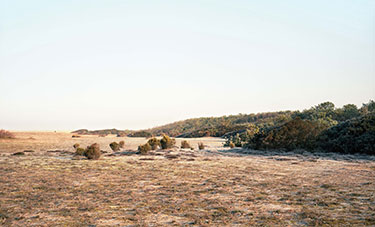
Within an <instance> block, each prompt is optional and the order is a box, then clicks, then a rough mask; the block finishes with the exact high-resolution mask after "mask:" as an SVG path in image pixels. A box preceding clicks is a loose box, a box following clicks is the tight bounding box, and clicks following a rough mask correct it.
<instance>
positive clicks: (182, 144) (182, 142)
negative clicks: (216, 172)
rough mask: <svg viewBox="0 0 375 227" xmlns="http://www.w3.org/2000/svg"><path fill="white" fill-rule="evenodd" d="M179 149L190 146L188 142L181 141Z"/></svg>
mask: <svg viewBox="0 0 375 227" xmlns="http://www.w3.org/2000/svg"><path fill="white" fill-rule="evenodd" d="M181 148H191V146H190V144H189V142H188V141H186V140H183V141H181Z"/></svg>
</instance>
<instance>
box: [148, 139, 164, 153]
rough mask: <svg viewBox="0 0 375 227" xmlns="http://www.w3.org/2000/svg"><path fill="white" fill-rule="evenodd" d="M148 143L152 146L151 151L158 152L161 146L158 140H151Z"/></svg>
mask: <svg viewBox="0 0 375 227" xmlns="http://www.w3.org/2000/svg"><path fill="white" fill-rule="evenodd" d="M147 143H148V144H150V146H151V150H156V149H158V147H159V146H161V145H160V140H158V139H157V138H151V139H149V140H148V141H147Z"/></svg>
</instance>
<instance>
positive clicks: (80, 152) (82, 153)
mask: <svg viewBox="0 0 375 227" xmlns="http://www.w3.org/2000/svg"><path fill="white" fill-rule="evenodd" d="M75 154H76V155H84V154H85V149H83V148H82V147H77V148H76V153H75Z"/></svg>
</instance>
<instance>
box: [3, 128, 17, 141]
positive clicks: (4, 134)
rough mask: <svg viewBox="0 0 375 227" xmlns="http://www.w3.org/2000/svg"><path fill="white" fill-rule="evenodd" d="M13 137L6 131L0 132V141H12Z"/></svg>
mask: <svg viewBox="0 0 375 227" xmlns="http://www.w3.org/2000/svg"><path fill="white" fill-rule="evenodd" d="M14 138H15V136H14V134H13V133H11V132H9V131H7V130H4V129H1V130H0V139H14Z"/></svg>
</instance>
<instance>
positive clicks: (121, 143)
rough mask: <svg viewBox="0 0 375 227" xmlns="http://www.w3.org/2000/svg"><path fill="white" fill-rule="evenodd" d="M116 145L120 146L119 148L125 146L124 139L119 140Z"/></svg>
mask: <svg viewBox="0 0 375 227" xmlns="http://www.w3.org/2000/svg"><path fill="white" fill-rule="evenodd" d="M118 145H119V146H120V148H124V147H125V141H123V140H121V141H120V142H119V143H118Z"/></svg>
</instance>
